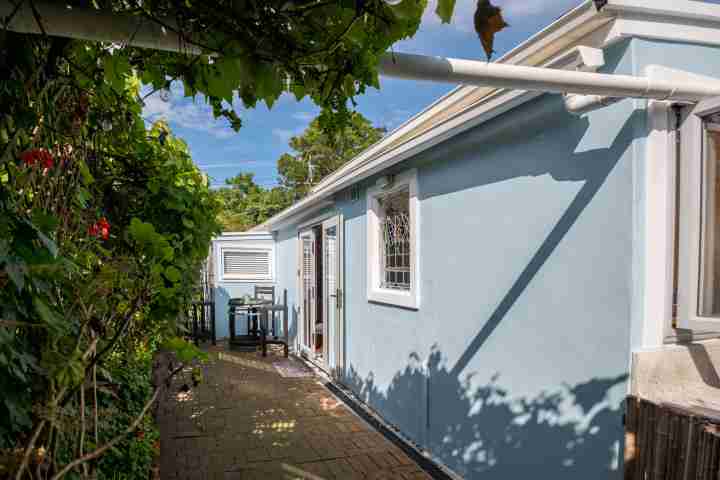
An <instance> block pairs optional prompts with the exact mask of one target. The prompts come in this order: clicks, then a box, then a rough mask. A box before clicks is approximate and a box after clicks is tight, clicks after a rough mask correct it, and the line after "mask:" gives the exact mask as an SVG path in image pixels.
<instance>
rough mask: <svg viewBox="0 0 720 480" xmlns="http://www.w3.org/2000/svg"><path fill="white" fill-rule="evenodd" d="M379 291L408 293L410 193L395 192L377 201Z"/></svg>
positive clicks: (405, 191) (404, 191)
mask: <svg viewBox="0 0 720 480" xmlns="http://www.w3.org/2000/svg"><path fill="white" fill-rule="evenodd" d="M380 206H381V207H382V208H383V217H382V220H381V223H380V229H381V232H382V235H381V236H380V242H381V245H380V251H381V253H382V258H381V262H382V264H381V267H382V272H383V276H382V284H381V287H382V288H389V289H393V290H410V194H409V192H408V191H407V190H403V191H400V192H395V193H392V194H390V195H387V196H385V197H383V198H381V199H380Z"/></svg>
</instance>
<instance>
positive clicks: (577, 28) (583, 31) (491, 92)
mask: <svg viewBox="0 0 720 480" xmlns="http://www.w3.org/2000/svg"><path fill="white" fill-rule="evenodd" d="M612 20H613V18H612V17H609V16H606V15H603V14H601V13H599V12H598V9H597V8H596V5H595V2H594V0H586V1H585V2H583V3H582V4H581V5H579V6H577V7H576V8H574V9H572V10H570V11H569V12H567V13H566V14H565V15H563V16H562V17H560V18H558V19H557V20H556V21H555V22H553V23H551V24H550V25H548V26H547V27H545V28H544V29H542V30H541V31H539V32H538V33H536V34H535V35H533V36H531V37H530V38H528V39H527V40H525V41H524V42H522V43H521V44H519V45H518V46H517V47H515V48H513V49H512V50H510V51H509V52H507V53H505V54H504V55H502V56H501V57H499V58H498V59H497V60H496V61H495V63H502V64H508V65H537V66H550V67H555V68H562V67H563V66H565V65H562V64H567V63H569V62H568V60H569V55H568V54H569V50H570V49H572V47H573V46H574V43H576V41H577V40H578V38H582V37H585V36H587V35H589V34H590V33H592V32H593V31H595V30H597V29H599V28H601V27H602V26H604V25H607V24H608V23H610V22H611V21H612ZM550 47H552V48H550ZM558 63H561V65H558ZM503 93H506V94H509V95H502V94H503ZM518 93H521V95H518ZM538 95H539V94H538V93H537V92H508V91H506V90H503V89H497V88H482V87H476V86H468V85H459V86H457V87H455V88H454V89H452V90H451V91H450V92H448V93H447V94H445V95H444V96H442V97H440V98H439V99H437V100H436V101H434V102H433V103H431V104H430V105H429V106H428V107H426V108H425V109H424V110H422V111H421V112H419V113H418V114H416V115H414V116H412V117H411V118H410V119H409V120H407V121H406V122H404V123H403V124H401V125H400V126H399V127H397V128H396V129H395V130H393V131H392V132H390V133H389V134H388V135H386V136H385V137H384V138H383V139H381V140H380V141H379V142H377V143H375V144H374V145H371V146H370V147H369V148H368V149H367V150H365V151H363V152H362V153H360V154H359V155H358V156H357V157H355V158H354V159H353V160H351V161H350V162H348V163H346V164H345V165H344V166H342V167H341V168H340V169H338V170H337V171H335V172H333V173H332V174H330V175H328V176H327V177H326V178H324V179H323V180H322V181H320V182H319V183H318V184H317V185H316V186H315V187H314V188H313V189H312V191H311V193H310V194H309V195H308V196H307V197H305V198H304V199H302V200H300V201H299V202H297V203H295V204H294V205H291V206H290V207H288V208H286V209H285V210H283V211H281V212H280V213H278V214H276V215H275V216H273V217H272V218H270V219H269V220H267V221H265V222H264V223H262V224H260V225H258V226H256V227H254V228H253V229H251V230H250V231H256V230H265V231H274V230H278V229H280V228H284V227H286V226H287V225H289V224H292V223H294V222H295V221H299V220H300V217H303V218H304V217H306V216H307V215H309V214H308V212H307V210H308V209H312V211H313V212H316V211H317V210H318V209H319V208H321V207H318V206H317V205H316V204H317V203H319V202H323V205H322V206H325V204H326V203H327V202H328V201H329V199H330V197H331V196H332V195H334V194H335V193H337V192H339V191H341V190H343V189H345V188H347V187H348V186H350V185H351V184H353V183H356V182H358V181H360V180H363V179H364V178H367V177H368V176H370V175H372V174H374V173H376V172H377V171H378V170H382V169H384V168H387V167H389V166H391V165H394V164H396V163H398V162H400V161H402V160H405V159H407V158H409V157H410V156H413V155H416V154H418V153H420V152H422V151H424V150H426V149H428V148H431V147H432V146H434V145H436V144H437V143H439V142H440V141H444V140H446V139H448V138H451V137H452V136H454V135H457V134H458V133H460V132H462V131H465V130H467V129H469V128H473V127H475V126H477V125H479V124H481V123H483V122H485V121H488V120H490V119H491V118H494V117H495V116H497V115H500V114H501V113H504V112H506V111H508V110H509V109H510V108H514V107H515V106H518V105H520V104H521V103H524V102H523V101H520V102H518V99H523V100H524V101H529V100H530V99H532V98H535V97H537V96H538ZM507 96H510V97H512V98H511V99H506V97H507ZM463 103H465V104H467V105H463ZM506 103H507V104H506ZM456 105H457V106H460V107H461V108H459V109H457V111H456V112H454V113H453V115H451V116H449V117H447V118H444V119H442V121H441V122H439V123H432V120H433V119H434V117H436V116H438V115H440V114H441V112H443V111H444V110H446V109H448V108H449V107H452V106H456ZM482 106H490V107H491V109H493V110H496V112H497V114H491V115H483V114H482V113H486V112H484V110H487V109H486V108H481V109H480V110H482V112H481V113H478V118H479V119H480V120H481V121H479V122H477V121H472V119H471V118H468V117H469V116H468V113H469V112H476V113H477V110H478V107H482ZM504 107H509V108H504ZM458 120H460V121H461V125H457V124H458ZM426 123H430V125H429V126H427V128H423V126H424V124H426ZM463 125H465V126H466V128H463ZM443 126H444V127H450V128H442V127H443ZM439 127H441V130H442V132H439V131H438V128H439Z"/></svg>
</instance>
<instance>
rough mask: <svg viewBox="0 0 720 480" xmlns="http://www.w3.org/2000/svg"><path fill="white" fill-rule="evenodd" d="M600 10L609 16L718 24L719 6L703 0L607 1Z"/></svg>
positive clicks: (719, 20) (719, 19) (719, 16)
mask: <svg viewBox="0 0 720 480" xmlns="http://www.w3.org/2000/svg"><path fill="white" fill-rule="evenodd" d="M602 10H603V12H605V13H610V14H620V15H622V14H625V13H637V14H642V15H651V16H664V17H671V18H675V19H681V18H684V19H694V20H702V21H703V22H720V5H718V4H713V3H710V2H708V1H704V0H608V1H607V3H606V4H605V6H604V7H603V9H602Z"/></svg>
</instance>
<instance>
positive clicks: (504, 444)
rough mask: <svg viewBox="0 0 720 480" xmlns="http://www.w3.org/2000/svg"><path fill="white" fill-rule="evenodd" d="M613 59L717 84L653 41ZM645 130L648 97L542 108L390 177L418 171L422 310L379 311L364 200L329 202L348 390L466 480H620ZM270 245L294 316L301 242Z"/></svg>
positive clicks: (637, 69) (613, 51)
mask: <svg viewBox="0 0 720 480" xmlns="http://www.w3.org/2000/svg"><path fill="white" fill-rule="evenodd" d="M606 61H607V62H608V65H607V67H606V68H605V69H604V71H605V72H612V73H623V74H642V71H643V69H644V66H645V65H648V64H653V63H654V64H665V65H668V66H671V67H673V68H682V69H687V70H690V71H696V72H699V73H706V74H715V76H717V72H720V52H718V51H717V49H710V48H706V47H700V46H693V45H676V44H666V43H658V42H650V41H645V40H628V41H624V42H622V43H619V44H616V45H615V46H613V47H611V48H609V49H608V50H607V51H606ZM647 133H648V132H647V121H646V112H645V102H644V101H634V100H625V101H622V102H620V103H618V104H615V105H613V106H611V107H608V108H604V109H600V110H597V111H595V112H593V113H591V114H589V115H585V116H583V117H575V116H572V115H570V114H568V113H567V112H566V111H565V109H564V107H563V104H562V99H561V98H560V97H559V96H557V95H544V96H541V97H539V98H537V99H535V100H533V101H531V102H529V103H527V104H525V105H523V106H521V107H519V108H516V109H514V110H513V111H511V112H509V113H507V114H504V115H502V116H501V117H498V118H496V119H495V120H493V121H491V122H490V123H488V124H485V125H482V126H480V127H477V128H475V129H473V130H471V131H468V132H466V133H464V134H461V135H459V136H456V137H453V138H451V139H450V140H448V141H446V142H444V143H442V144H440V145H438V146H436V147H434V148H433V149H431V150H429V151H427V152H424V153H422V154H420V155H418V156H417V157H415V158H412V159H410V160H408V161H405V162H403V163H402V164H400V165H397V166H395V167H393V168H392V169H390V170H387V171H385V172H382V174H388V173H399V172H401V171H403V170H407V169H409V168H416V169H417V172H418V190H419V199H420V219H421V220H420V223H421V227H420V231H419V236H420V239H419V243H420V252H421V253H420V266H419V267H420V272H421V273H420V281H421V292H422V294H421V305H420V308H419V309H418V310H407V309H402V308H398V307H393V306H387V305H381V304H375V303H370V302H368V300H367V296H366V273H367V245H366V239H367V232H366V227H367V219H366V215H365V209H366V205H365V195H364V193H362V194H361V195H360V199H359V200H355V201H350V200H347V199H346V200H342V201H338V202H336V209H337V210H338V211H339V212H342V213H343V215H344V219H345V225H344V236H345V237H344V238H345V242H344V248H345V257H344V258H345V265H344V267H345V285H344V291H345V299H346V304H345V329H346V338H345V348H346V352H345V356H346V362H345V363H346V372H345V379H344V382H345V383H346V384H347V385H348V386H349V387H350V388H352V389H353V390H354V391H355V392H356V393H357V394H358V395H359V396H360V397H361V398H363V399H364V400H365V401H367V402H368V403H369V404H370V405H371V406H372V407H373V408H374V409H375V410H376V411H377V412H378V413H379V414H380V415H382V416H383V417H384V418H385V419H386V420H387V421H388V422H390V423H392V424H394V425H396V426H397V427H398V428H399V429H400V430H401V431H402V433H403V434H404V435H405V436H407V437H409V438H410V439H412V440H413V441H414V442H416V443H417V444H419V445H420V446H422V447H424V448H427V449H429V451H430V452H431V454H432V455H433V456H435V457H436V458H437V459H439V460H440V461H442V462H443V463H444V464H446V465H447V466H449V467H450V468H451V469H453V470H454V471H455V472H457V473H458V474H459V475H461V476H463V477H465V478H469V479H483V480H485V479H508V478H525V477H527V476H530V475H532V477H533V478H553V479H561V480H563V479H568V480H569V479H576V478H583V479H607V478H620V477H621V475H622V473H621V462H622V446H621V441H622V434H623V426H622V400H623V398H624V397H625V395H626V392H627V378H628V370H629V363H630V351H631V346H632V345H637V344H638V343H637V342H638V338H639V330H640V328H639V324H640V322H641V309H640V305H641V302H640V299H641V298H642V291H643V289H642V277H641V275H640V272H642V267H643V262H644V252H643V251H642V249H641V246H642V245H643V241H644V239H643V237H642V231H643V221H644V219H643V217H642V210H641V208H640V206H641V205H642V204H643V199H644V192H643V185H644V183H643V181H644V180H643V179H644V177H643V175H644V168H645V166H644V162H645V161H646V157H645V137H646V135H647ZM375 179H376V178H370V179H367V180H366V181H363V182H362V187H363V191H364V189H365V187H367V186H368V185H371V184H373V183H374V181H375ZM276 241H277V243H276V248H277V255H278V277H277V282H278V286H279V288H280V289H282V288H287V289H288V292H289V303H290V305H291V307H292V311H295V312H297V309H298V305H297V298H298V295H297V291H296V289H297V265H298V259H297V228H296V227H287V228H284V229H283V230H280V231H279V232H276ZM291 317H292V315H291ZM295 320H296V319H295ZM296 325H297V323H294V324H293V323H291V327H290V328H291V332H295V331H296Z"/></svg>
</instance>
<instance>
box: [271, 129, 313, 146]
mask: <svg viewBox="0 0 720 480" xmlns="http://www.w3.org/2000/svg"><path fill="white" fill-rule="evenodd" d="M304 131H305V127H304V126H303V127H300V128H294V129H290V128H273V129H272V134H273V136H274V137H276V138H278V139H279V140H281V141H283V142H285V143H287V142H289V141H290V139H291V138H292V137H296V136H298V135H300V134H302V133H303V132H304Z"/></svg>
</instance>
